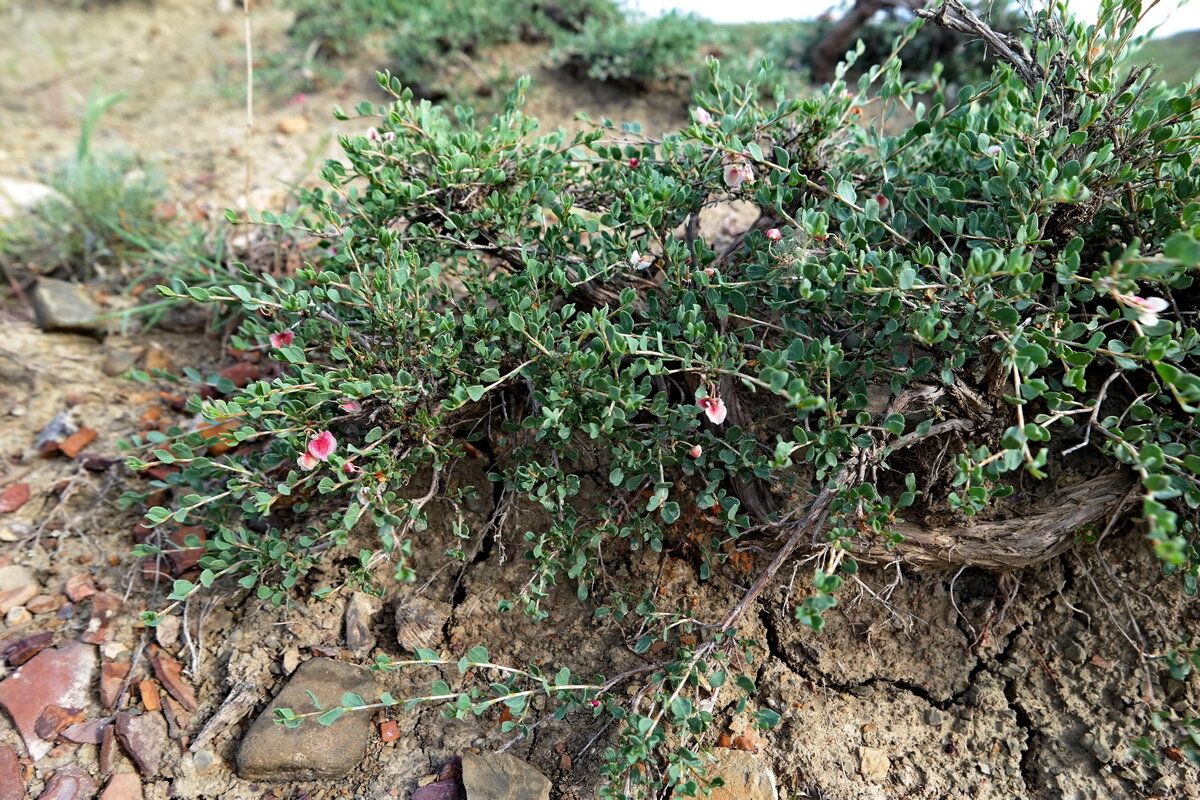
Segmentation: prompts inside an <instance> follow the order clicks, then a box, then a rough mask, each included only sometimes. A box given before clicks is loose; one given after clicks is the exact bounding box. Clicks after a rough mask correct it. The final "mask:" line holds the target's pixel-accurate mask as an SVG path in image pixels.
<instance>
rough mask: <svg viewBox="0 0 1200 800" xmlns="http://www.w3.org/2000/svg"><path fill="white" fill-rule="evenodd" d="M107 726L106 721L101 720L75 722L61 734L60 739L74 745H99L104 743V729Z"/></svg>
mask: <svg viewBox="0 0 1200 800" xmlns="http://www.w3.org/2000/svg"><path fill="white" fill-rule="evenodd" d="M108 725H109V722H108V720H103V719H90V720H88V721H87V722H77V723H75V724H74V725H71V726H70V727H68V728H67V729H66V730H64V731H63V732H62V738H64V739H66V740H67V741H68V742H75V744H100V743H101V742H103V741H104V729H105V728H107V727H108Z"/></svg>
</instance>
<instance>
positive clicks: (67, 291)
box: [32, 278, 104, 338]
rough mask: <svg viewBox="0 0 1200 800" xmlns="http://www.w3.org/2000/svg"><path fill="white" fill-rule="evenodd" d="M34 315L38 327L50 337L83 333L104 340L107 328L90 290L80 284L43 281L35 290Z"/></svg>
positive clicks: (41, 280)
mask: <svg viewBox="0 0 1200 800" xmlns="http://www.w3.org/2000/svg"><path fill="white" fill-rule="evenodd" d="M32 300H33V315H34V319H35V320H36V321H37V326H38V327H39V328H41V329H42V330H44V331H46V332H47V333H55V332H58V333H80V334H83V335H84V336H95V337H96V338H102V337H103V336H104V324H103V323H102V322H98V321H96V317H97V316H99V314H100V309H99V308H97V306H96V303H95V301H93V300H92V298H91V296H90V295H89V294H88V292H87V290H86V289H85V288H84V287H82V286H80V285H79V284H76V283H69V282H68V281H60V280H55V279H54V278H39V279H38V282H37V286H35V287H34V289H33V298H32Z"/></svg>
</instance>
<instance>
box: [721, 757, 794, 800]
mask: <svg viewBox="0 0 1200 800" xmlns="http://www.w3.org/2000/svg"><path fill="white" fill-rule="evenodd" d="M720 753H721V757H720V759H719V760H718V761H717V763H716V764H713V765H712V766H710V767H709V768H708V777H709V778H722V779H723V780H724V781H725V785H724V786H718V787H716V788H715V789H713V790H712V796H711V797H710V798H709V800H779V790H778V789H776V788H775V773H773V772H771V768H770V767H769V766H767V762H766V759H764V758H763V757H762V756H760V755H756V754H754V753H747V752H744V751H742V750H721V751H720Z"/></svg>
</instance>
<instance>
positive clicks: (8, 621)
mask: <svg viewBox="0 0 1200 800" xmlns="http://www.w3.org/2000/svg"><path fill="white" fill-rule="evenodd" d="M32 621H33V614H30V613H29V609H28V608H26V607H25V606H16V607H15V608H10V609H9V610H8V613H7V614H5V615H4V624H5V625H7V626H8V628H9V629H10V630H13V629H16V628H19V627H21V626H22V625H24V624H26V623H27V622H32Z"/></svg>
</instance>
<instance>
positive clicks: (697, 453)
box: [688, 444, 704, 458]
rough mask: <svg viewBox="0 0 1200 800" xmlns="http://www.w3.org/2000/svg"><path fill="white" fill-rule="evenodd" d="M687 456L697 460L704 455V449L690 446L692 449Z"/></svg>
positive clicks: (698, 446)
mask: <svg viewBox="0 0 1200 800" xmlns="http://www.w3.org/2000/svg"><path fill="white" fill-rule="evenodd" d="M688 455H689V456H691V457H692V458H699V457H700V456H702V455H704V448H703V447H701V446H700V445H698V444H697V445H692V449H691V450H688Z"/></svg>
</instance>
